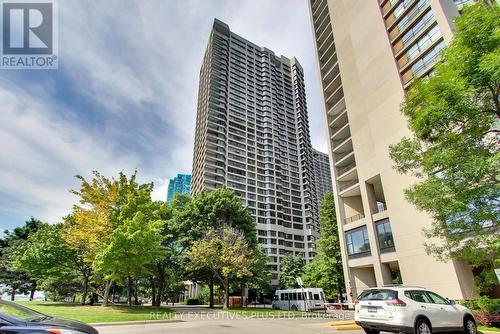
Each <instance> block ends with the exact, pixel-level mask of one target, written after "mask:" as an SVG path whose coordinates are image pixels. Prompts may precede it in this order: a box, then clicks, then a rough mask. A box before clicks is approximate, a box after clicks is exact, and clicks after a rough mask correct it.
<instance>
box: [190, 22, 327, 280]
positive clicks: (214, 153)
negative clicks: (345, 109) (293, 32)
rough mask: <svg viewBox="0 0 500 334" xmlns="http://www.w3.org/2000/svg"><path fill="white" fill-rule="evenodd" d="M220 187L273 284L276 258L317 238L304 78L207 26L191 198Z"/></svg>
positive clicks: (220, 28) (292, 65)
mask: <svg viewBox="0 0 500 334" xmlns="http://www.w3.org/2000/svg"><path fill="white" fill-rule="evenodd" d="M223 186H225V187H227V188H229V189H232V190H234V191H235V193H236V194H237V195H238V196H239V197H240V198H241V201H242V203H243V204H244V205H245V206H247V207H248V208H249V210H250V211H251V213H252V215H253V216H254V217H255V219H256V222H257V231H258V240H259V242H260V243H261V244H262V245H263V246H264V248H265V250H266V252H267V254H268V256H269V263H270V266H271V269H272V271H273V282H272V283H273V284H277V283H278V281H277V279H278V272H279V262H280V257H282V256H286V255H295V256H302V257H304V258H305V259H306V260H308V259H310V258H312V257H313V256H314V255H315V246H314V240H315V238H316V237H317V236H318V234H317V233H318V232H317V226H316V225H317V213H316V210H315V205H314V203H315V201H316V196H315V189H314V175H313V171H312V148H311V143H310V138H309V126H308V119H307V110H306V96H305V92H304V74H303V70H302V67H301V66H300V64H299V62H298V61H297V60H296V59H295V58H292V59H288V58H286V57H283V56H281V57H278V56H276V55H275V54H274V53H273V52H272V51H271V50H269V49H267V48H262V47H259V46H257V45H255V44H253V43H251V42H249V41H247V40H246V39H244V38H242V37H240V36H238V35H236V34H235V33H233V32H231V31H230V30H229V27H228V26H227V25H226V24H225V23H223V22H221V21H219V20H215V22H214V25H213V29H212V32H211V34H210V38H209V42H208V46H207V49H206V52H205V56H204V58H203V64H202V66H201V71H200V84H199V90H198V111H197V116H196V134H195V147H194V155H193V179H192V186H191V192H192V194H198V193H200V192H201V191H203V190H212V189H215V188H219V187H223Z"/></svg>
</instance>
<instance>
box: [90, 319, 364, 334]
mask: <svg viewBox="0 0 500 334" xmlns="http://www.w3.org/2000/svg"><path fill="white" fill-rule="evenodd" d="M326 321H327V320H318V319H314V320H312V319H300V320H299V319H197V320H185V321H182V322H170V323H157V324H141V325H120V326H103V327H97V330H98V331H99V333H100V334H122V333H130V334H160V333H176V334H180V333H184V334H186V333H189V334H226V333H239V334H240V333H241V334H256V333H259V334H260V333H272V334H281V333H286V334H324V333H332V332H336V331H335V330H333V329H331V327H328V326H327V325H326V324H325V323H326ZM342 333H345V334H358V333H359V334H361V333H364V332H363V331H342Z"/></svg>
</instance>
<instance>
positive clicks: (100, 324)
mask: <svg viewBox="0 0 500 334" xmlns="http://www.w3.org/2000/svg"><path fill="white" fill-rule="evenodd" d="M170 322H186V321H185V320H177V319H171V320H136V321H117V322H97V323H92V324H89V325H90V326H98V327H106V326H122V325H153V324H166V323H170Z"/></svg>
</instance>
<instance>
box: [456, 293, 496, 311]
mask: <svg viewBox="0 0 500 334" xmlns="http://www.w3.org/2000/svg"><path fill="white" fill-rule="evenodd" d="M460 303H461V304H462V305H464V306H465V307H467V308H469V309H471V310H473V311H483V312H485V313H500V299H498V298H497V299H491V298H488V297H487V296H483V297H480V298H478V299H474V300H464V301H461V302H460Z"/></svg>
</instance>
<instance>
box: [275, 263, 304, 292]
mask: <svg viewBox="0 0 500 334" xmlns="http://www.w3.org/2000/svg"><path fill="white" fill-rule="evenodd" d="M305 265H306V262H305V260H304V258H302V257H300V256H284V257H282V258H281V262H280V287H281V288H282V289H292V288H296V287H298V286H297V282H296V279H297V277H301V276H302V274H303V273H304V266H305Z"/></svg>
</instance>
